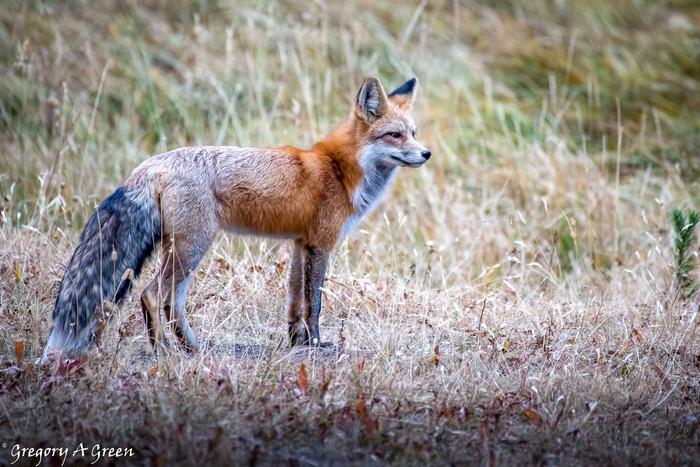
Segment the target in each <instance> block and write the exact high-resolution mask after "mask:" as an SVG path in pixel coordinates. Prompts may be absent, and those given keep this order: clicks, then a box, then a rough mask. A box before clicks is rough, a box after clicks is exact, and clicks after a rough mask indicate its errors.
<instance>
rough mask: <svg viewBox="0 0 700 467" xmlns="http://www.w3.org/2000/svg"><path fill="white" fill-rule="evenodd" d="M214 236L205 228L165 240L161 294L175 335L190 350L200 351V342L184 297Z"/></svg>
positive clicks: (166, 316)
mask: <svg viewBox="0 0 700 467" xmlns="http://www.w3.org/2000/svg"><path fill="white" fill-rule="evenodd" d="M212 238H213V234H210V233H209V232H207V231H206V230H204V231H199V232H198V233H197V234H194V235H189V236H180V237H179V238H175V239H174V240H173V241H172V242H170V244H168V243H165V248H164V258H165V260H164V261H163V266H162V267H161V274H160V276H161V277H160V283H161V296H162V297H164V298H165V300H164V307H163V310H164V312H165V318H166V319H167V321H168V322H169V323H171V324H172V326H173V330H174V331H175V336H176V337H177V338H178V340H179V341H180V344H181V345H182V346H183V347H184V348H185V349H186V350H187V351H189V352H195V351H197V350H198V349H199V344H198V342H197V338H196V337H195V335H194V332H193V331H192V327H191V326H190V323H189V321H188V320H187V315H186V314H185V297H186V295H187V288H188V287H189V285H190V283H191V282H192V277H193V276H192V274H193V273H194V272H195V271H196V270H197V266H198V265H199V262H200V261H201V260H202V257H203V256H204V255H205V254H206V252H207V250H208V249H209V245H210V244H211V240H212Z"/></svg>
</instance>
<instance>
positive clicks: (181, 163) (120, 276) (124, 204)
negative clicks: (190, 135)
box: [43, 77, 430, 359]
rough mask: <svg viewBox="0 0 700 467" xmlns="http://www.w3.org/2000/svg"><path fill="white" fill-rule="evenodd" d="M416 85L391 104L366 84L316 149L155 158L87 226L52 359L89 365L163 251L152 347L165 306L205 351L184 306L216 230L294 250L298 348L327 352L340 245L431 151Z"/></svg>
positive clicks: (69, 277) (60, 305)
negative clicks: (326, 317) (327, 298)
mask: <svg viewBox="0 0 700 467" xmlns="http://www.w3.org/2000/svg"><path fill="white" fill-rule="evenodd" d="M416 88H417V81H416V79H415V78H413V79H411V80H409V81H407V82H406V83H404V84H403V85H401V86H399V87H398V88H397V89H395V90H394V91H393V92H391V93H390V94H388V95H387V94H386V93H385V91H384V88H383V87H382V84H381V83H380V81H379V80H378V79H377V78H374V77H369V78H366V79H365V80H364V82H363V83H362V86H361V87H360V90H359V92H358V93H357V97H356V99H355V102H354V105H353V107H352V111H351V113H350V116H349V118H348V119H347V121H345V122H344V123H343V124H341V125H340V126H339V127H338V128H337V129H336V130H335V131H334V132H332V133H331V134H330V135H329V136H328V137H327V138H325V139H323V140H321V141H319V142H318V143H316V144H315V145H313V147H311V149H308V150H303V149H297V148H294V147H290V146H284V147H277V148H265V149H255V148H239V147H231V146H222V147H216V146H200V147H188V148H180V149H175V150H172V151H169V152H166V153H163V154H159V155H156V156H153V157H151V158H149V159H147V160H146V161H144V162H143V163H142V164H141V165H139V166H138V167H137V168H136V170H134V172H133V173H132V174H131V176H129V178H128V179H127V180H126V182H124V184H123V185H122V186H121V187H119V188H117V190H116V191H115V192H114V193H112V194H111V195H110V196H109V197H108V198H107V199H105V200H104V201H103V202H102V203H101V204H100V205H99V207H98V208H97V211H96V212H95V214H93V216H92V217H91V218H90V219H89V220H88V222H87V224H86V226H85V229H84V231H83V232H82V234H81V236H80V241H79V244H78V246H77V248H76V249H75V251H74V253H73V256H72V257H71V259H70V262H69V264H68V267H67V269H66V272H65V274H64V276H63V279H62V281H61V285H60V288H59V291H58V296H57V298H56V304H55V308H54V311H53V326H52V329H51V333H50V336H49V340H48V343H47V345H46V349H45V351H44V357H43V358H44V359H46V358H47V355H48V354H49V353H50V352H54V351H58V352H61V353H62V354H64V355H68V356H77V355H80V354H82V353H83V352H84V351H85V350H86V349H87V348H88V347H89V346H90V344H91V343H92V342H93V341H94V340H95V337H96V335H97V334H99V330H100V329H101V326H102V325H103V323H104V322H105V320H106V318H107V317H108V316H109V315H110V312H109V310H111V309H112V307H113V305H118V304H119V303H120V302H121V301H122V299H123V298H124V296H125V295H126V294H127V292H128V291H129V288H130V286H131V284H132V282H133V280H134V279H135V278H136V277H137V276H138V275H139V273H140V271H141V267H142V265H143V264H144V262H145V261H146V260H147V259H148V258H149V257H150V256H151V253H152V252H153V250H154V248H155V246H156V245H157V244H158V243H159V242H160V243H161V244H162V247H161V248H162V252H163V260H162V265H161V270H160V274H158V275H157V277H156V278H155V279H153V281H152V282H151V283H150V284H149V285H148V286H147V287H146V289H145V290H144V292H143V293H142V295H141V308H142V311H143V317H144V320H145V323H146V329H147V333H148V336H149V341H150V343H151V345H153V346H154V348H157V346H158V345H159V344H162V345H164V346H166V345H167V339H166V338H165V336H164V331H163V327H162V326H161V323H160V320H159V313H160V307H161V304H163V310H164V314H165V319H166V322H168V323H171V324H172V327H173V330H174V332H175V335H176V336H177V338H178V340H179V342H180V343H181V345H182V346H183V347H184V348H185V349H187V350H189V351H196V350H197V349H198V348H199V345H198V342H197V339H196V338H195V335H194V333H193V332H192V328H191V327H190V325H189V323H188V321H187V317H186V316H185V295H186V293H187V287H188V285H189V284H190V282H191V281H192V274H193V272H194V271H195V270H196V269H197V265H198V264H199V262H200V260H201V259H202V257H203V256H204V255H205V254H206V252H207V250H208V249H209V246H210V245H211V243H212V241H213V239H214V237H215V235H216V234H217V232H218V231H219V230H225V231H230V232H234V233H239V234H252V235H260V236H269V237H277V238H284V239H290V240H293V242H294V249H293V253H292V259H291V262H290V267H289V272H288V279H287V281H288V282H287V284H288V289H289V290H288V298H287V304H286V308H287V314H288V318H289V329H288V332H289V338H290V342H291V345H321V340H320V334H319V326H318V321H319V314H320V312H321V287H322V285H323V280H324V274H325V271H326V264H327V261H328V256H329V254H330V252H331V250H332V249H333V247H334V246H335V244H336V243H338V240H339V239H340V238H342V237H343V236H344V235H346V234H348V233H349V232H350V231H351V230H352V229H353V227H354V226H355V225H356V224H357V223H358V222H359V221H360V220H361V219H362V218H363V217H364V216H366V215H367V213H368V212H370V211H371V210H372V209H373V208H374V207H375V206H376V205H377V203H378V202H379V201H380V199H381V198H382V195H383V193H384V192H385V190H386V188H387V186H388V185H389V183H390V182H391V181H392V179H393V178H394V175H395V174H396V169H397V168H398V167H420V166H421V165H423V164H424V163H425V162H426V161H427V160H428V159H429V158H430V151H429V150H428V149H426V147H425V146H424V145H423V144H421V143H419V142H418V141H417V140H416V139H415V135H416V124H415V123H414V121H413V119H412V118H411V115H410V111H411V107H412V105H413V102H414V100H415V95H416Z"/></svg>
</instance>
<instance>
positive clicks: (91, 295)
mask: <svg viewBox="0 0 700 467" xmlns="http://www.w3.org/2000/svg"><path fill="white" fill-rule="evenodd" d="M160 229H161V221H160V213H159V210H158V207H157V205H156V203H155V201H154V200H153V197H152V196H151V194H150V193H149V192H148V191H147V190H145V189H135V188H124V187H120V188H118V189H117V190H116V191H115V192H114V193H112V194H111V195H110V196H109V197H108V198H107V199H105V200H104V201H103V202H102V204H100V206H99V207H98V209H97V212H96V213H95V214H93V215H92V217H90V220H88V222H87V224H86V225H85V230H83V233H82V234H81V235H80V243H79V244H78V247H77V248H76V249H75V251H74V252H73V256H72V257H71V259H70V262H69V263H68V267H67V268H66V272H65V274H64V276H63V280H61V285H60V287H59V291H58V296H57V297H56V305H55V308H54V310H53V327H52V329H51V334H50V336H49V341H48V343H47V344H46V349H45V350H44V356H43V357H42V358H43V360H46V358H47V356H48V353H49V351H50V350H51V349H55V350H58V351H60V352H61V353H62V354H64V355H67V356H73V357H74V356H78V355H80V354H82V353H83V352H84V351H85V350H86V349H87V348H88V347H89V346H90V344H91V343H92V342H93V341H94V340H95V337H96V334H97V333H98V332H99V331H98V329H99V328H98V324H99V323H100V322H102V321H103V320H104V319H106V318H107V317H108V316H109V314H110V310H111V308H112V307H111V304H114V305H118V304H119V303H120V302H121V300H122V299H123V298H124V296H125V295H126V293H127V292H128V291H129V288H130V287H131V283H132V281H133V280H134V279H135V278H136V277H137V276H138V275H139V273H140V272H141V267H142V265H143V263H144V262H145V261H146V260H147V259H148V257H149V256H150V255H151V253H152V252H153V249H154V247H155V245H156V243H158V242H159V241H160Z"/></svg>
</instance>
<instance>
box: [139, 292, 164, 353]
mask: <svg viewBox="0 0 700 467" xmlns="http://www.w3.org/2000/svg"><path fill="white" fill-rule="evenodd" d="M157 291H158V283H157V279H154V280H153V281H152V282H151V284H150V285H149V286H148V287H147V288H146V290H145V291H144V292H143V293H142V294H141V311H142V312H143V320H144V322H145V324H146V332H147V333H148V341H149V342H150V344H151V347H152V348H153V349H158V348H161V347H162V348H165V349H167V348H169V347H170V345H169V343H168V340H167V338H166V337H165V334H164V332H163V327H162V326H161V323H160V307H159V301H158V298H157V296H156V295H155V293H157ZM154 292H155V293H154Z"/></svg>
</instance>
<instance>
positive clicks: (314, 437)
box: [0, 0, 700, 465]
mask: <svg viewBox="0 0 700 467" xmlns="http://www.w3.org/2000/svg"><path fill="white" fill-rule="evenodd" d="M394 3H395V2H392V3H391V4H390V3H388V2H387V3H386V4H383V3H382V2H379V3H377V2H365V1H356V0H353V1H347V2H342V3H340V2H330V3H321V2H319V3H313V4H309V3H308V2H292V1H290V2H283V3H270V4H268V3H266V2H255V1H247V2H241V3H240V4H236V5H229V4H226V3H224V4H219V3H216V2H181V4H178V5H175V4H171V3H168V2H159V1H154V2H146V3H145V4H143V5H138V4H136V3H133V2H106V1H105V2H103V1H97V2H80V1H75V2H58V3H56V2H20V1H11V2H9V3H8V7H7V8H3V10H2V11H1V12H0V37H1V38H2V40H1V41H0V65H1V66H2V69H3V80H1V81H0V141H2V143H3V151H2V154H0V164H1V165H0V195H1V196H2V200H0V203H1V204H0V356H1V357H0V441H1V442H2V444H1V446H2V449H0V463H7V464H9V463H12V462H14V461H15V460H17V459H19V460H18V462H17V463H16V464H15V465H36V464H37V461H40V460H41V459H39V458H38V457H37V456H38V452H37V451H36V449H37V448H64V449H67V451H66V452H67V453H66V454H65V457H63V454H62V453H61V452H59V451H54V452H53V453H52V454H54V457H53V458H51V459H48V460H46V459H44V460H43V461H44V462H46V463H48V464H51V465H56V464H61V462H62V460H65V465H68V463H82V464H89V463H91V462H93V461H97V462H99V463H100V464H108V463H116V464H137V465H144V464H156V465H172V464H180V465H192V464H197V465H205V464H210V463H213V464H230V463H234V464H263V465H266V464H280V463H281V464H290V465H327V464H332V465H348V464H353V465H358V464H359V465H365V464H369V465H373V464H399V465H415V464H437V465H441V464H458V465H476V464H486V465H496V464H498V465H544V464H546V465H590V464H596V465H598V464H610V465H692V464H698V462H699V461H698V459H699V458H700V457H699V455H700V429H699V428H700V339H699V338H698V335H697V334H698V327H699V326H700V318H699V316H698V307H697V303H696V302H695V299H694V295H693V294H692V293H690V292H689V291H688V289H687V288H683V287H680V285H679V280H678V275H677V266H676V261H675V256H674V255H675V252H676V249H675V246H674V240H673V238H674V237H673V236H674V230H673V227H672V223H671V210H672V209H673V208H674V207H680V208H682V209H685V210H688V209H693V208H696V207H697V202H698V193H700V190H698V182H697V180H698V177H697V175H698V171H699V170H700V164H698V161H700V157H698V156H700V153H698V150H699V149H698V148H700V139H699V137H698V135H700V100H699V97H698V96H700V68H699V65H698V64H699V63H700V56H699V55H698V53H699V52H698V51H700V32H699V31H700V28H699V27H698V24H699V23H700V8H698V7H697V6H695V5H694V4H692V3H691V2H688V3H683V2H664V3H659V2H645V1H631V0H630V1H627V0H620V1H617V2H603V1H597V0H590V1H586V2H569V3H567V2H554V3H552V2H544V1H533V2H515V1H508V2H471V1H465V2H446V1H445V2H439V1H438V2H415V3H405V4H401V5H395V4H394ZM368 74H374V75H377V76H380V77H381V78H382V80H383V81H384V82H386V83H387V87H389V86H391V85H398V84H401V83H402V82H403V81H405V80H406V79H408V78H410V77H412V76H417V77H418V78H419V80H420V83H421V87H420V94H419V97H418V102H417V109H416V111H415V117H416V120H417V121H418V123H419V130H418V138H419V139H420V140H421V141H423V142H425V143H426V144H427V145H428V147H429V148H430V149H431V150H432V152H433V158H431V160H430V161H429V162H428V163H427V164H426V165H425V166H424V167H423V168H420V169H417V170H411V169H403V170H402V172H401V173H400V174H399V176H398V178H397V181H396V183H395V184H394V186H393V187H392V189H391V190H390V194H389V196H388V198H387V200H386V201H385V203H384V204H382V205H381V206H380V207H379V209H378V210H377V211H376V212H375V213H373V214H372V215H371V216H370V217H369V218H367V219H366V220H365V221H364V222H363V223H362V224H360V225H359V226H358V229H357V231H356V232H354V233H353V234H352V235H351V236H350V237H349V238H347V239H345V240H344V241H343V242H342V243H341V244H340V245H338V248H337V250H336V251H335V253H334V255H333V257H332V261H331V265H330V268H329V271H328V274H327V277H326V283H325V287H324V294H323V300H324V305H323V311H322V315H321V333H322V338H323V340H324V341H329V342H331V343H332V346H331V347H329V348H322V349H313V348H294V349H293V348H290V347H289V345H288V342H287V338H286V327H287V325H286V317H285V315H284V300H285V280H284V275H285V271H286V266H287V261H288V255H289V250H288V248H289V245H286V244H284V243H283V242H280V241H277V240H265V239H253V238H240V237H235V236H230V235H229V236H223V235H222V236H221V237H220V238H219V239H218V240H217V241H216V243H215V246H214V248H213V249H212V251H211V252H210V253H209V254H208V255H207V257H206V258H205V260H204V261H203V263H202V265H201V268H200V270H199V271H198V273H197V275H196V278H195V280H194V283H193V285H192V287H191V289H190V294H189V296H188V299H187V310H188V314H189V316H190V321H191V323H192V325H193V328H194V330H195V333H196V335H197V336H198V338H199V339H200V340H201V341H202V342H203V343H204V344H205V348H204V350H203V351H202V352H200V353H197V354H195V355H188V354H187V353H185V352H184V351H181V350H177V349H176V350H175V351H173V352H172V353H171V354H169V355H164V356H161V358H156V357H155V356H154V354H153V353H152V352H151V350H150V349H149V347H148V343H147V340H146V336H145V332H144V327H143V323H142V319H141V315H140V307H139V304H138V294H139V292H140V291H141V289H142V288H143V287H144V286H145V284H146V283H147V282H148V280H149V279H150V278H151V277H152V275H153V274H154V271H155V269H156V266H157V264H158V261H159V258H157V257H156V258H154V259H153V260H152V261H151V262H149V264H148V266H147V267H146V269H145V271H144V273H143V277H142V278H141V280H140V281H139V282H138V284H137V286H136V287H135V288H134V291H133V293H132V294H130V295H129V297H128V298H127V300H126V302H125V303H124V305H123V306H122V307H121V308H120V309H119V311H118V312H117V314H116V316H115V317H114V319H113V320H112V322H110V323H109V325H108V326H107V328H106V329H105V332H104V333H103V335H102V338H101V340H100V342H99V346H98V347H96V348H95V349H93V351H91V352H90V354H89V355H88V356H87V357H86V358H84V359H80V360H77V361H66V362H62V363H61V364H60V365H56V366H54V367H51V366H39V365H36V364H35V363H34V362H35V361H36V359H37V357H38V356H40V355H41V352H42V350H43V346H44V344H45V343H46V339H47V335H48V329H49V327H50V315H51V311H52V306H53V301H54V299H55V295H56V291H57V289H58V284H59V282H60V280H61V277H62V274H63V270H64V268H65V266H66V263H67V261H68V259H69V258H70V254H71V251H72V248H74V247H75V245H76V242H77V239H78V236H79V233H80V229H81V227H82V225H83V224H84V222H85V220H86V218H87V216H89V215H90V213H91V212H93V211H94V208H95V205H96V203H98V202H99V201H100V200H101V199H103V198H104V197H105V196H107V195H108V194H109V193H110V192H111V191H112V190H114V189H115V188H116V187H117V186H118V185H119V183H120V182H121V181H122V180H123V179H124V178H125V177H126V176H127V175H128V174H129V172H130V171H131V170H133V168H134V167H136V165H138V163H139V162H140V161H142V160H144V159H145V158H146V157H148V156H149V155H151V154H155V153H158V152H161V151H163V150H165V149H170V148H174V147H178V146H183V145H188V144H234V145H241V146H262V145H280V144H295V145H298V146H302V147H305V146H309V145H310V144H311V143H312V142H313V141H314V140H315V139H317V138H318V137H320V136H322V135H323V134H325V133H327V132H328V131H329V130H330V129H332V128H333V126H334V125H335V124H337V123H338V122H339V121H342V119H343V118H345V116H346V115H347V112H348V109H349V105H350V103H351V100H352V98H353V96H354V93H355V92H356V87H357V86H358V85H359V83H361V80H362V76H365V75H368ZM696 251H697V246H696V245H695V244H693V246H692V253H693V254H695V252H696ZM693 254H691V257H694V256H693ZM690 277H691V279H692V278H694V277H695V270H694V269H692V268H691V273H690ZM96 445H99V447H97V448H96V447H95V446H96ZM22 448H25V450H24V451H21V449H22ZM81 448H84V450H81ZM102 448H107V450H106V451H105V450H103V449H102ZM109 448H114V450H112V451H109ZM29 449H34V450H35V451H29ZM118 449H122V451H118ZM42 452H43V451H42Z"/></svg>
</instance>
